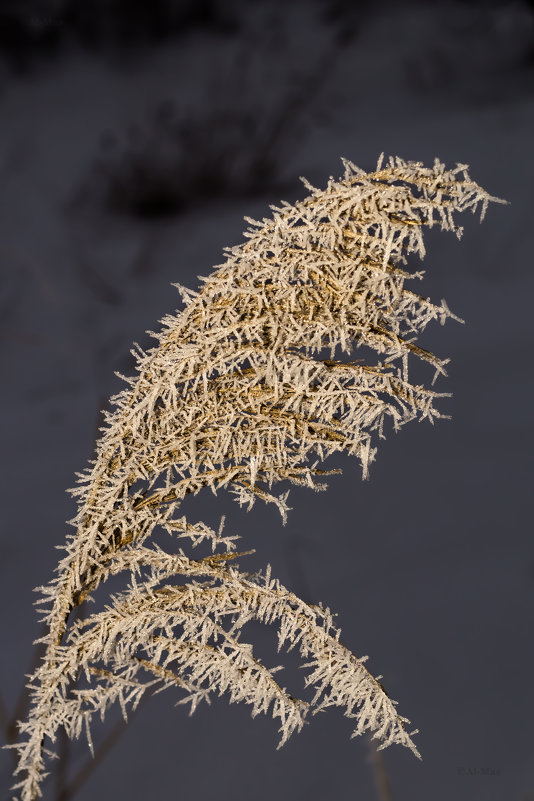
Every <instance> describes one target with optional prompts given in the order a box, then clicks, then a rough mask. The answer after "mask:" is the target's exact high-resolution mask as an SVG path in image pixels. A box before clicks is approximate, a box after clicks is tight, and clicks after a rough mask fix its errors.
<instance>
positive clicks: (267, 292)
mask: <svg viewBox="0 0 534 801" xmlns="http://www.w3.org/2000/svg"><path fill="white" fill-rule="evenodd" d="M344 166H345V174H344V175H343V177H342V178H340V180H338V181H335V180H333V179H330V181H329V183H328V186H327V188H326V189H325V190H319V189H315V188H313V187H312V186H310V185H309V184H308V183H307V182H306V181H304V183H305V185H306V187H307V188H308V190H309V192H310V194H309V196H308V197H307V198H306V199H305V200H303V201H302V202H298V203H296V204H295V205H290V204H288V203H283V204H282V205H281V207H280V208H277V207H271V208H272V209H273V212H274V214H273V218H272V219H264V220H263V221H262V222H256V221H254V220H251V219H249V218H245V219H246V220H247V222H249V223H250V225H251V227H250V228H249V229H248V230H247V232H246V233H245V237H246V242H245V243H244V244H242V245H239V246H237V247H231V248H226V261H225V262H224V264H221V265H218V266H217V267H216V268H215V269H214V271H213V272H212V274H211V275H210V276H209V278H202V281H203V282H204V285H203V287H202V289H201V290H200V291H199V292H194V291H192V290H189V289H186V288H184V287H182V286H180V285H178V284H177V285H176V286H177V287H178V289H179V291H180V293H181V296H182V299H183V301H184V303H185V308H184V309H183V311H181V312H178V313H176V314H175V315H169V316H167V317H165V318H164V319H163V320H162V325H163V328H162V330H161V332H160V333H158V334H154V336H155V338H156V339H157V340H158V344H157V346H156V347H154V348H153V349H151V350H150V351H148V352H147V353H144V352H143V351H142V350H141V349H139V353H137V354H136V356H137V361H138V366H137V370H138V375H137V376H136V377H135V378H134V379H125V380H126V382H127V384H128V388H127V389H125V390H124V391H123V392H121V393H119V394H118V395H117V396H115V398H114V399H113V405H114V411H113V412H111V413H107V414H106V426H105V427H104V428H103V429H102V431H103V434H102V437H101V439H100V441H99V442H98V446H97V451H96V458H95V459H94V460H93V461H92V462H91V467H90V468H89V469H88V470H87V471H86V472H85V473H83V474H79V486H77V487H76V488H75V489H74V490H71V492H72V494H73V495H75V496H76V497H77V499H78V513H77V515H76V517H75V518H74V520H73V521H71V522H72V523H73V525H74V527H75V533H74V534H72V535H70V536H69V538H68V542H67V545H66V548H65V550H66V555H65V557H64V558H63V559H62V560H61V562H60V563H59V565H58V568H57V573H58V574H57V577H56V578H55V579H54V580H53V581H52V582H51V583H50V584H49V585H48V586H46V587H40V588H39V590H40V591H41V600H40V601H39V603H40V604H41V606H42V610H43V611H44V612H45V618H44V619H45V620H46V623H47V626H48V633H47V635H46V637H44V638H43V640H42V642H44V643H45V645H46V653H45V655H44V657H43V660H42V662H41V664H40V666H39V667H38V669H37V670H36V671H35V673H34V674H33V676H32V677H31V680H30V684H29V687H30V688H31V698H32V708H31V710H30V714H29V717H28V720H27V721H26V722H23V723H21V724H20V733H21V736H22V738H23V740H22V741H21V742H20V743H18V744H17V745H16V746H14V747H16V748H17V749H18V752H19V764H18V769H17V773H18V772H20V773H21V774H22V776H23V779H22V781H20V782H19V783H18V784H16V785H15V787H16V788H18V789H19V791H20V797H21V798H22V799H23V801H30V800H31V799H35V798H36V797H37V796H39V795H41V782H42V779H43V777H44V776H45V775H46V773H45V766H44V755H45V753H49V752H48V751H47V748H45V745H47V743H46V741H47V738H50V739H51V740H52V741H54V738H55V736H56V734H57V733H58V730H59V728H60V727H64V728H65V730H66V732H67V734H68V735H69V737H77V736H78V735H79V734H80V732H81V731H82V730H85V731H86V734H87V737H88V739H89V743H90V745H91V739H90V723H91V718H92V716H93V715H94V714H95V713H98V714H99V715H102V716H103V715H104V713H105V712H106V711H107V709H108V707H110V706H111V705H112V704H113V703H114V702H115V701H118V702H119V704H120V705H121V707H122V710H123V713H124V714H126V708H127V707H128V705H132V706H133V707H135V705H136V704H137V703H138V702H139V700H140V698H141V696H142V695H143V694H144V693H145V692H146V691H147V690H149V689H150V690H151V691H153V690H155V689H161V688H164V687H169V688H170V687H174V688H176V689H177V690H178V691H179V692H181V693H182V694H183V699H182V702H183V703H186V702H190V703H191V711H193V710H194V709H195V708H196V706H197V704H198V703H199V702H200V701H201V700H209V696H210V693H213V692H217V693H219V694H221V693H223V692H227V693H228V694H229V697H230V700H231V701H246V702H247V703H249V704H250V705H251V707H252V715H253V716H255V715H256V714H257V713H259V712H267V711H268V710H269V709H270V710H271V713H272V715H273V716H275V717H278V718H279V719H280V723H281V725H280V729H279V731H280V733H281V740H280V745H282V744H283V743H285V742H286V740H287V739H288V737H289V736H290V735H291V734H292V732H293V731H295V729H298V730H300V729H301V727H302V724H303V721H304V719H305V716H306V713H307V712H308V711H309V710H311V711H312V712H313V713H316V712H318V711H319V710H320V709H324V708H325V707H329V706H339V707H341V708H342V710H343V711H344V714H345V715H346V716H347V717H351V718H354V719H355V721H356V727H355V729H354V732H353V736H354V735H357V734H362V733H363V732H367V731H369V732H370V733H371V734H372V735H373V736H374V737H375V738H377V739H379V740H380V741H381V747H385V746H388V745H390V744H391V743H399V744H401V745H404V746H406V747H407V748H409V749H411V751H412V752H413V753H414V754H415V755H416V756H419V753H418V750H417V748H416V746H415V745H414V743H413V741H412V735H413V734H414V733H415V732H413V731H411V732H409V731H408V730H407V727H406V724H407V723H409V721H408V719H407V718H405V717H401V716H400V715H399V714H398V713H397V710H396V702H395V701H393V700H391V699H390V698H389V696H388V695H387V694H386V692H385V691H384V689H383V688H382V685H381V684H380V682H379V681H378V679H379V678H381V677H380V676H379V677H377V678H375V677H373V676H372V675H371V674H370V673H369V672H368V671H367V669H366V668H365V665H364V662H365V659H366V657H362V658H357V657H356V656H354V655H353V654H352V653H351V652H350V651H349V650H347V648H345V647H344V646H343V645H342V644H341V642H340V641H339V631H338V630H336V629H335V628H334V627H333V624H332V617H331V614H330V612H329V610H328V609H327V608H324V607H322V606H321V605H318V606H315V605H310V604H308V603H304V602H303V601H302V600H300V599H299V598H298V597H296V596H295V595H294V594H293V593H292V592H290V590H288V589H286V588H285V587H283V586H282V585H281V584H280V583H279V582H278V581H277V580H276V579H273V578H271V575H270V568H269V567H268V568H267V570H266V572H265V574H262V573H246V572H243V571H242V570H240V569H239V568H238V567H237V564H236V561H235V559H236V557H241V556H243V555H244V554H243V553H236V552H235V545H234V540H235V539H236V537H226V536H223V535H222V528H223V521H224V518H223V519H222V521H221V526H220V528H219V530H218V531H217V532H216V531H214V530H212V529H210V528H209V527H208V526H207V525H205V524H204V523H194V524H193V523H191V522H188V521H187V520H186V519H185V517H183V516H182V517H180V515H179V511H180V504H181V502H182V500H183V498H184V497H185V496H186V495H196V494H197V493H199V492H200V491H201V490H203V489H206V488H210V489H211V490H212V492H214V493H216V491H217V490H220V489H223V488H225V489H227V490H228V491H229V492H231V493H233V494H234V495H235V500H237V501H238V502H239V504H240V505H243V504H248V508H249V509H250V507H251V506H252V505H253V504H254V502H255V501H256V500H257V499H261V500H263V501H266V502H268V503H274V504H276V505H277V507H278V509H279V510H280V513H281V515H282V518H283V520H284V523H285V521H286V514H287V511H288V510H289V507H288V505H287V495H288V493H287V492H286V493H285V494H282V495H280V496H276V495H273V494H272V492H271V490H272V487H273V484H275V483H276V482H279V481H289V482H291V483H293V484H299V485H304V486H309V487H312V488H313V489H315V490H320V489H325V488H326V484H322V483H317V482H315V481H314V479H315V478H316V477H322V476H325V475H329V474H331V473H337V472H340V471H339V470H321V469H320V468H319V467H318V464H319V463H320V460H324V459H325V458H326V457H327V456H328V455H329V454H331V453H333V452H335V451H346V452H348V453H351V454H354V455H355V456H357V457H358V458H359V460H360V461H361V464H362V467H363V475H364V477H365V476H367V472H368V467H369V463H370V462H371V461H372V460H373V459H374V456H375V451H376V448H375V447H372V442H373V437H375V436H377V437H379V438H382V437H383V424H384V421H385V420H386V418H388V417H389V418H390V419H391V421H392V424H393V427H394V429H395V430H398V429H399V427H400V426H401V425H403V424H404V423H405V422H407V421H408V420H413V419H417V418H419V419H424V418H428V419H429V420H430V421H431V422H432V421H433V419H434V418H438V417H440V416H441V415H440V414H439V413H438V412H437V410H436V409H435V408H434V400H435V399H436V398H438V397H441V396H442V395H440V394H439V393H436V392H434V391H432V390H431V389H428V388H425V387H423V386H422V385H417V386H416V385H414V384H411V383H410V381H409V379H408V357H409V355H410V354H411V355H412V356H416V357H418V358H420V359H423V360H424V361H426V362H428V363H429V364H430V365H431V366H432V367H433V368H434V371H435V375H434V379H435V377H436V376H437V374H439V373H445V371H444V365H445V364H446V363H447V361H448V360H442V359H440V358H438V357H437V356H435V355H434V354H432V353H430V352H429V351H427V350H423V349H422V348H420V347H419V346H418V345H416V344H415V343H414V339H415V335H416V334H417V332H418V331H419V330H422V329H424V327H425V326H426V325H427V323H428V322H429V321H430V320H433V319H435V318H438V319H439V320H440V321H441V323H444V322H445V320H446V319H447V317H453V318H454V319H456V320H458V318H457V317H454V315H453V314H452V313H451V312H450V311H449V309H448V307H447V305H446V303H445V301H442V302H441V305H440V306H436V305H434V304H433V303H431V302H430V300H428V299H425V298H424V297H422V296H421V295H418V294H417V293H415V292H413V291H410V290H408V289H405V288H404V282H405V281H406V279H408V278H415V277H417V278H421V277H422V275H423V274H422V273H421V272H417V273H410V272H408V271H406V270H405V269H403V266H401V265H404V266H406V264H407V260H406V254H409V253H410V252H414V253H416V254H418V255H419V256H421V257H422V256H424V252H425V251H424V245H423V229H424V228H425V227H428V228H430V227H432V226H433V225H435V224H437V225H439V226H441V229H442V230H450V231H451V230H452V231H455V232H456V234H457V235H458V236H460V235H461V232H462V229H461V228H458V227H457V226H456V224H455V222H454V220H453V213H454V212H456V211H464V210H466V209H471V210H472V211H473V212H474V211H475V210H476V209H477V207H478V204H479V203H481V204H482V217H483V216H484V213H485V210H486V207H487V205H488V202H489V201H492V200H494V201H498V198H493V197H491V196H490V195H488V194H487V193H486V192H485V191H484V190H483V189H481V187H479V186H478V185H477V184H476V183H473V182H472V181H471V180H470V178H469V175H468V172H467V167H466V165H458V166H456V167H455V168H454V169H452V170H446V169H445V167H444V165H443V164H441V163H440V162H439V161H438V160H436V161H435V163H434V166H433V167H431V168H427V167H423V166H422V164H421V163H419V162H417V163H416V162H405V161H403V160H401V159H399V158H390V159H389V161H388V163H387V164H385V165H384V164H383V159H382V157H380V160H379V162H378V165H377V168H376V170H375V171H374V172H371V173H365V172H364V171H362V170H360V169H359V168H357V167H355V166H354V165H353V164H351V163H350V162H348V161H344ZM499 202H504V201H499ZM351 343H352V344H355V345H356V347H359V346H360V345H364V346H366V347H367V348H368V349H371V351H375V352H376V354H377V356H378V359H377V360H375V361H373V360H372V359H369V358H367V359H366V360H364V359H358V360H355V361H339V360H335V359H334V355H335V351H336V347H337V346H341V351H342V352H343V353H351V350H352V347H351ZM325 347H327V348H328V347H329V348H330V358H329V359H327V358H323V357H322V356H320V355H318V354H320V351H321V349H323V348H325ZM396 360H400V364H399V365H398V366H395V361H396ZM432 383H433V382H432ZM315 455H317V456H318V458H317V459H316V460H315V461H313V462H312V461H311V459H312V457H313V456H315ZM156 529H158V530H159V531H162V530H165V531H167V532H169V533H170V534H171V535H172V537H173V538H174V541H176V538H182V540H184V541H186V542H188V544H189V548H190V550H189V554H186V553H185V552H184V550H182V549H181V548H179V549H178V548H175V550H174V552H173V551H172V548H170V549H168V550H163V549H162V547H161V546H160V545H157V544H156V543H155V541H154V538H152V541H151V540H150V537H151V535H152V534H153V533H155V530H156ZM202 542H204V543H208V544H209V545H211V550H210V552H209V554H210V555H207V556H204V557H202V558H200V557H198V558H196V559H195V558H193V557H192V556H191V548H194V547H196V546H197V545H199V544H200V543H202ZM246 553H250V551H249V552H246ZM119 573H123V574H125V575H126V577H128V581H129V583H128V585H127V587H126V589H125V590H123V591H121V592H119V593H116V594H113V595H108V596H106V603H105V604H102V606H103V608H102V609H101V611H98V612H95V613H94V614H88V616H86V617H85V618H83V617H82V618H81V619H80V618H78V619H75V618H76V615H73V612H74V610H75V609H76V608H77V607H79V606H80V605H81V604H84V603H86V602H87V601H89V600H91V599H92V595H93V594H94V593H95V591H96V590H97V588H98V587H99V586H100V585H102V584H103V583H104V582H106V581H107V579H109V578H110V577H112V576H115V575H116V574H119ZM111 583H113V582H111ZM106 589H107V588H106ZM103 591H104V588H101V589H100V590H99V598H101V593H102V592H103ZM251 619H256V620H259V621H262V622H264V623H273V624H275V625H276V626H277V627H278V642H279V647H280V646H282V645H284V644H286V645H287V646H288V648H293V647H295V646H298V648H299V650H300V653H301V655H302V657H303V658H304V659H305V660H307V661H306V664H305V667H306V668H308V671H309V673H308V675H307V678H306V680H305V683H306V685H312V686H313V688H314V690H315V695H314V697H313V698H312V699H311V701H309V702H304V701H302V700H299V699H297V698H294V697H292V696H291V695H290V694H289V693H288V692H287V691H286V690H285V689H284V688H283V687H281V686H280V684H279V683H278V682H277V680H276V679H275V673H276V672H277V671H278V670H279V669H280V668H279V667H277V668H268V667H266V666H265V665H264V664H262V662H261V661H260V660H259V659H257V658H255V656H254V655H253V651H252V646H251V645H249V644H247V643H246V642H242V641H241V640H240V630H241V628H242V627H243V626H244V624H245V623H246V622H247V621H249V620H251ZM91 747H92V746H91Z"/></svg>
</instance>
